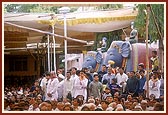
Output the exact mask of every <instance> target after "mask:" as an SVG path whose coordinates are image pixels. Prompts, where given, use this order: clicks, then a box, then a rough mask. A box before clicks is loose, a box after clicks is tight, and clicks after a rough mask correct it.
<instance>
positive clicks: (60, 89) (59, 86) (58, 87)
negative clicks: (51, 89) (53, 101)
mask: <svg viewBox="0 0 168 115" xmlns="http://www.w3.org/2000/svg"><path fill="white" fill-rule="evenodd" d="M63 83H64V81H61V82H59V83H58V86H57V92H58V98H62V97H63Z"/></svg>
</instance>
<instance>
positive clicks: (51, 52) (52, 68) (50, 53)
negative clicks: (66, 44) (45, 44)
mask: <svg viewBox="0 0 168 115" xmlns="http://www.w3.org/2000/svg"><path fill="white" fill-rule="evenodd" d="M50 44H51V45H50V50H51V51H50V56H51V58H50V59H51V60H50V63H51V65H50V66H51V71H53V68H52V67H53V64H52V62H53V55H52V53H53V50H52V47H53V43H52V42H51V43H50Z"/></svg>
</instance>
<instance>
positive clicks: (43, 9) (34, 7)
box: [4, 4, 77, 14]
mask: <svg viewBox="0 0 168 115" xmlns="http://www.w3.org/2000/svg"><path fill="white" fill-rule="evenodd" d="M60 7H61V6H49V5H44V4H43V5H42V4H6V5H5V7H4V11H5V12H9V13H10V12H15V13H55V14H57V13H59V12H58V9H59V8H60ZM76 10H77V7H72V8H71V10H70V12H74V11H76Z"/></svg>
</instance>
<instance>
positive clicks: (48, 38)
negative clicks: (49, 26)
mask: <svg viewBox="0 0 168 115" xmlns="http://www.w3.org/2000/svg"><path fill="white" fill-rule="evenodd" d="M47 40H48V71H49V72H50V37H49V35H47Z"/></svg>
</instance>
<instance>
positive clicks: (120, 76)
mask: <svg viewBox="0 0 168 115" xmlns="http://www.w3.org/2000/svg"><path fill="white" fill-rule="evenodd" d="M116 79H117V84H118V85H119V86H120V87H122V93H124V92H125V88H126V82H127V80H128V76H127V75H126V74H125V73H124V68H122V67H120V68H119V73H117V75H116Z"/></svg>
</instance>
